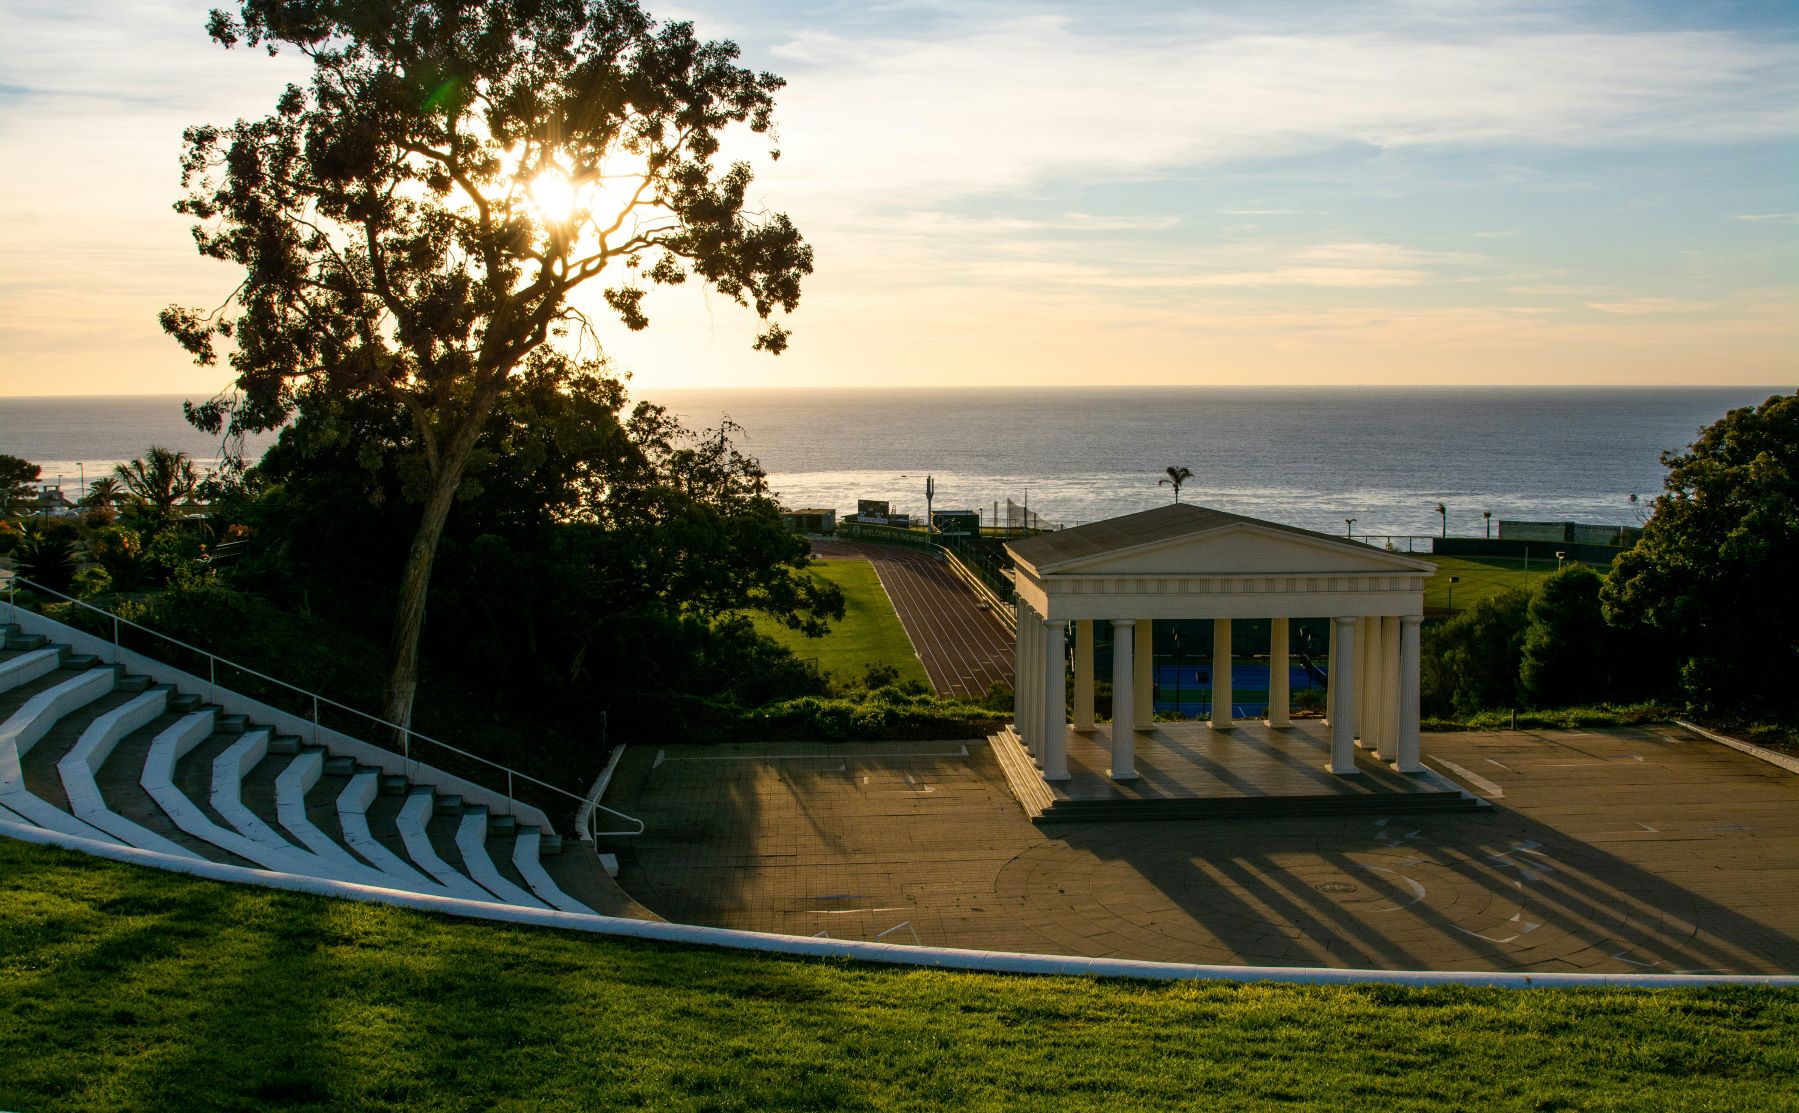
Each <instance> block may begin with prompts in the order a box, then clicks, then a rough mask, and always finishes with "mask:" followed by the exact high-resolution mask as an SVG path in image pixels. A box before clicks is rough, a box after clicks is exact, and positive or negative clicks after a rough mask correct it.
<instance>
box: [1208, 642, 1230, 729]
mask: <svg viewBox="0 0 1799 1113" xmlns="http://www.w3.org/2000/svg"><path fill="white" fill-rule="evenodd" d="M1232 700H1233V694H1232V692H1231V620H1230V619H1228V618H1214V619H1213V620H1212V729H1213V730H1229V729H1231V703H1232Z"/></svg>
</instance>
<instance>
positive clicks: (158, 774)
mask: <svg viewBox="0 0 1799 1113" xmlns="http://www.w3.org/2000/svg"><path fill="white" fill-rule="evenodd" d="M202 725H204V726H206V727H207V728H208V730H207V731H204V732H203V731H202V730H201V729H200V728H201V726H202ZM217 725H218V723H217V719H216V717H213V713H212V712H211V711H196V712H194V713H193V714H192V715H189V716H187V717H186V718H184V719H182V720H181V722H179V723H177V724H175V725H174V726H173V727H171V728H169V729H168V730H165V731H163V732H162V733H161V734H159V735H157V736H156V741H154V742H152V743H151V744H150V753H149V756H148V757H147V758H146V759H145V761H144V774H143V778H142V780H141V782H140V783H141V784H142V785H143V786H144V791H146V792H148V793H149V794H150V796H151V798H152V799H154V800H155V801H156V803H157V805H158V806H159V807H161V808H162V810H163V811H165V812H167V813H168V814H169V818H170V819H172V820H174V821H175V825H176V826H177V827H180V828H181V829H182V830H183V831H186V832H187V833H188V834H190V835H192V836H194V837H195V838H197V839H201V840H204V841H205V842H208V843H211V844H212V845H213V846H216V847H218V848H219V849H221V850H227V851H230V852H231V853H233V854H235V855H237V856H238V857H239V858H243V859H245V860H246V861H250V862H254V863H255V864H257V865H259V866H261V867H263V868H264V869H269V870H276V871H278V872H281V873H300V874H310V873H311V872H312V871H313V870H314V869H316V868H317V865H318V864H317V863H316V862H315V861H314V860H313V859H312V856H311V855H309V854H306V853H305V852H303V851H301V850H299V849H297V848H295V847H293V846H291V845H289V844H288V843H287V842H286V841H285V840H283V839H282V838H281V837H280V836H278V835H276V834H275V833H274V832H273V831H269V832H268V835H269V841H266V842H265V841H260V840H258V839H255V838H252V837H251V836H249V835H246V834H244V833H243V832H241V831H237V830H233V829H232V828H230V827H224V826H221V825H220V824H218V823H216V822H214V821H213V819H212V817H211V816H209V815H207V814H206V811H205V809H204V808H201V807H200V806H199V805H198V804H197V803H195V802H194V801H192V800H190V799H188V796H187V793H185V792H183V791H181V789H180V788H179V787H177V786H176V784H175V766H176V764H177V763H178V762H179V761H180V760H181V759H182V758H183V757H185V756H186V755H187V753H188V751H190V750H192V749H193V748H194V747H195V746H198V745H200V744H201V743H202V742H204V741H206V739H207V737H208V736H209V733H210V730H211V729H212V728H216V727H217ZM234 745H235V743H234ZM221 764H224V763H223V761H222V756H221V760H220V761H215V762H213V774H214V777H215V779H214V781H213V788H212V800H213V801H214V803H213V809H214V810H215V811H217V812H218V813H219V814H220V815H221V816H223V817H224V818H225V821H226V822H227V823H229V822H232V819H231V816H230V815H229V814H228V813H227V812H226V811H225V810H224V809H222V808H220V807H219V806H218V803H217V801H218V798H219V784H218V781H217V779H216V778H217V776H218V773H219V769H220V766H221ZM231 768H232V766H230V765H226V770H227V772H228V773H229V771H230V769H231ZM237 768H240V769H241V765H240V766H237ZM237 786H238V781H236V780H234V781H233V782H232V785H231V790H230V794H231V797H232V799H234V800H237V803H238V806H239V807H242V801H241V799H238V796H237ZM251 818H252V819H255V817H254V816H253V815H252V816H251ZM255 822H257V823H261V820H255ZM265 830H266V828H265Z"/></svg>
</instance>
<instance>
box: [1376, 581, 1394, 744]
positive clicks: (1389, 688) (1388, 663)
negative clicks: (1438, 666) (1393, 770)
mask: <svg viewBox="0 0 1799 1113" xmlns="http://www.w3.org/2000/svg"><path fill="white" fill-rule="evenodd" d="M1380 647H1381V655H1380V727H1379V732H1378V735H1377V737H1378V738H1379V739H1380V745H1379V749H1380V757H1381V760H1382V761H1385V760H1387V759H1389V758H1391V757H1393V756H1394V754H1393V748H1394V747H1395V746H1397V745H1399V616H1398V615H1391V614H1390V615H1383V616H1382V617H1381V620H1380Z"/></svg>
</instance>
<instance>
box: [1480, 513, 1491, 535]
mask: <svg viewBox="0 0 1799 1113" xmlns="http://www.w3.org/2000/svg"><path fill="white" fill-rule="evenodd" d="M1480 516H1481V517H1483V518H1485V519H1486V520H1487V540H1488V541H1491V540H1493V512H1492V511H1491V510H1483V511H1481V512H1480Z"/></svg>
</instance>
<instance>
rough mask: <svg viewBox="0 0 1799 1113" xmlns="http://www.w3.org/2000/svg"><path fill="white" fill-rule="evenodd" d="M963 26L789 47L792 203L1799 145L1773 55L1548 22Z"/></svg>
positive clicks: (1705, 40)
mask: <svg viewBox="0 0 1799 1113" xmlns="http://www.w3.org/2000/svg"><path fill="white" fill-rule="evenodd" d="M974 11H975V14H974V15H972V16H969V17H967V18H963V19H960V20H955V21H952V22H951V23H950V24H949V26H948V27H947V29H944V30H942V31H941V32H940V33H938V34H937V35H935V36H934V37H931V38H923V37H907V36H898V35H895V36H889V37H858V38H855V39H850V38H847V37H833V36H831V35H830V34H828V33H820V32H809V33H808V34H807V35H806V36H805V37H804V39H803V50H802V49H800V46H801V43H800V41H799V40H796V42H795V43H792V44H789V46H790V49H792V50H794V51H795V53H793V54H792V58H793V62H794V64H793V65H791V66H790V67H789V70H790V72H788V73H787V75H786V76H787V77H788V78H789V80H790V85H789V88H788V90H787V91H786V92H785V93H784V95H783V104H782V110H781V124H782V128H783V135H784V137H785V140H786V146H785V157H784V158H783V160H782V163H781V164H780V166H779V168H778V169H777V170H776V171H775V174H776V175H777V176H778V177H779V178H780V179H781V180H782V181H783V185H784V188H792V189H804V190H819V191H826V190H828V191H830V192H833V193H836V194H839V195H841V194H842V193H843V192H844V191H848V192H850V193H852V194H854V195H858V196H860V197H862V198H863V199H864V200H866V201H874V200H876V199H881V200H885V199H887V198H893V197H898V198H932V199H944V198H952V197H963V196H969V195H978V194H996V193H1001V192H1004V191H1011V190H1018V189H1022V188H1028V187H1030V186H1031V185H1032V184H1034V183H1041V182H1045V181H1057V182H1062V183H1071V182H1109V183H1116V182H1121V181H1130V180H1141V179H1144V178H1150V177H1155V176H1157V175H1160V174H1164V173H1167V172H1169V171H1171V170H1172V169H1174V168H1177V167H1205V166H1216V165H1219V164H1222V163H1226V162H1229V161H1232V160H1236V159H1245V158H1261V157H1270V156H1288V155H1295V154H1301V153H1305V152H1311V151H1322V150H1330V149H1337V148H1342V147H1344V146H1346V145H1347V146H1360V147H1365V148H1370V149H1375V150H1400V149H1409V148H1449V147H1453V148H1469V147H1499V146H1505V147H1516V146H1520V145H1522V146H1526V147H1601V148H1619V147H1626V148H1627V147H1633V146H1641V145H1646V144H1665V143H1670V142H1674V143H1686V144H1694V145H1706V144H1714V143H1721V142H1732V141H1742V140H1751V139H1764V138H1769V137H1774V136H1784V135H1791V134H1793V132H1794V131H1795V129H1796V128H1799V114H1796V113H1795V110H1794V109H1793V107H1792V105H1793V104H1794V103H1795V102H1796V101H1799V96H1796V95H1795V94H1796V93H1799V71H1795V70H1793V68H1792V67H1791V66H1790V64H1789V63H1790V57H1789V56H1788V53H1787V50H1786V48H1785V47H1784V46H1783V45H1782V44H1780V43H1777V42H1770V41H1759V40H1757V39H1755V38H1752V37H1750V36H1748V35H1739V34H1733V33H1729V32H1716V31H1659V30H1658V31H1637V32H1632V31H1621V30H1606V31H1597V30H1585V29H1582V28H1579V27H1575V26H1572V25H1567V24H1565V22H1562V21H1557V20H1553V19H1551V18H1550V17H1549V16H1548V15H1543V16H1540V17H1537V18H1534V19H1530V20H1520V21H1519V22H1518V26H1516V27H1511V28H1507V29H1499V30H1495V31H1494V33H1491V34H1479V35H1473V34H1469V35H1465V36H1464V37H1460V38H1458V37H1454V36H1453V35H1452V34H1450V33H1448V32H1445V31H1444V30H1442V29H1435V30H1433V31H1432V32H1431V33H1430V34H1428V35H1427V34H1424V33H1421V32H1417V31H1415V30H1408V29H1403V28H1402V29H1399V30H1394V29H1390V28H1384V27H1374V26H1370V27H1366V28H1362V27H1347V28H1344V27H1339V28H1337V29H1331V28H1329V27H1326V28H1325V29H1320V30H1316V31H1310V32H1307V33H1302V34H1293V33H1278V32H1273V31H1268V30H1262V29H1247V30H1246V29H1232V28H1226V29H1222V30H1221V29H1220V28H1219V27H1218V26H1215V25H1207V24H1197V23H1196V24H1192V25H1183V24H1176V25H1174V26H1171V27H1161V28H1157V33H1155V34H1153V35H1152V34H1124V33H1111V34H1107V33H1102V32H1101V31H1097V30H1095V29H1094V28H1091V27H1087V26H1085V25H1082V24H1080V23H1078V22H1076V21H1075V20H1074V19H1073V18H1072V17H1058V16H1047V15H1030V16H1016V15H1006V14H995V13H994V11H993V10H992V9H980V8H977V9H974ZM1486 29H1487V28H1483V30H1486ZM895 90H903V95H896V94H895ZM1245 208H1246V209H1247V208H1249V207H1248V206H1246V207H1245ZM1241 215H1260V214H1251V213H1249V212H1244V213H1243V214H1241ZM1266 215H1277V214H1274V213H1269V214H1266Z"/></svg>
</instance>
